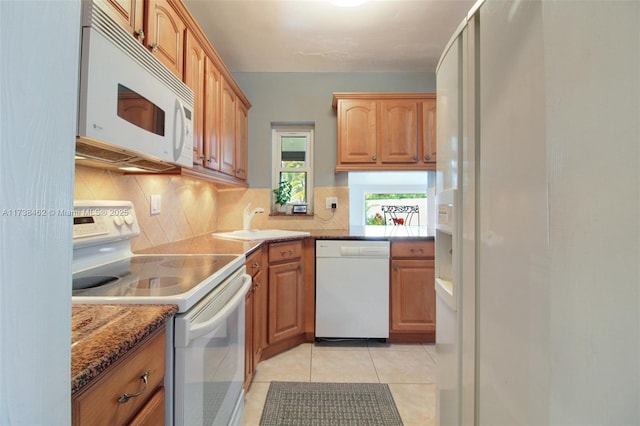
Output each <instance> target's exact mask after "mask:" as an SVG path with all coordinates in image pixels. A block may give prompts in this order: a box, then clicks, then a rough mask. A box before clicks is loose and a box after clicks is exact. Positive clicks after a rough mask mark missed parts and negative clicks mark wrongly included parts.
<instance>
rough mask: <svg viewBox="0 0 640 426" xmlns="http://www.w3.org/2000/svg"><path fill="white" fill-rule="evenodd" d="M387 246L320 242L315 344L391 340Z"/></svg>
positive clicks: (385, 243)
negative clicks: (318, 340)
mask: <svg viewBox="0 0 640 426" xmlns="http://www.w3.org/2000/svg"><path fill="white" fill-rule="evenodd" d="M389 255H390V246H389V241H365V240H317V241H316V338H347V339H355V338H359V339H360V338H366V339H373V338H378V339H386V338H388V337H389Z"/></svg>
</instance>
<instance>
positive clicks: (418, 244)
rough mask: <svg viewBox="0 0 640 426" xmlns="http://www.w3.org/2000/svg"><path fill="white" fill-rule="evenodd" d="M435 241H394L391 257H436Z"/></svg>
mask: <svg viewBox="0 0 640 426" xmlns="http://www.w3.org/2000/svg"><path fill="white" fill-rule="evenodd" d="M434 248H435V244H434V242H433V241H427V240H425V241H392V242H391V257H409V258H414V257H416V258H417V257H427V258H429V257H431V258H432V257H434Z"/></svg>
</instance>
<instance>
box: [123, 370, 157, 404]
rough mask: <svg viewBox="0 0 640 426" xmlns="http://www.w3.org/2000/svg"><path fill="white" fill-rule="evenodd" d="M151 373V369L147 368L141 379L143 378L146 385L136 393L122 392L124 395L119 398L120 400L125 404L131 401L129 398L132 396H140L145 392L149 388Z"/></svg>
mask: <svg viewBox="0 0 640 426" xmlns="http://www.w3.org/2000/svg"><path fill="white" fill-rule="evenodd" d="M149 374H151V371H149V370H147V371H146V372H145V373H144V374H143V375H142V376H141V377H140V380H142V381H143V382H144V386H143V387H142V389H141V390H140V391H138V392H136V393H125V394H122V396H121V397H120V398H118V402H119V403H121V404H124V403H125V402H129V400H130V399H131V398H135V397H136V396H140V395H142V394H143V393H144V391H146V390H147V379H148V378H149Z"/></svg>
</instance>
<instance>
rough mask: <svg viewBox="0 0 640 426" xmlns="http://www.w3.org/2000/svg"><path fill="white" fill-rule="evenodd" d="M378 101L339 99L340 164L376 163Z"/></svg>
mask: <svg viewBox="0 0 640 426" xmlns="http://www.w3.org/2000/svg"><path fill="white" fill-rule="evenodd" d="M376 147H377V132H376V102H375V101H366V100H364V101H362V100H339V101H338V164H345V163H375V162H376V160H377V158H376Z"/></svg>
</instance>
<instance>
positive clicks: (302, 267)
mask: <svg viewBox="0 0 640 426" xmlns="http://www.w3.org/2000/svg"><path fill="white" fill-rule="evenodd" d="M298 269H299V270H300V271H302V270H303V269H304V265H303V264H302V263H301V264H300V265H298Z"/></svg>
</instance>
